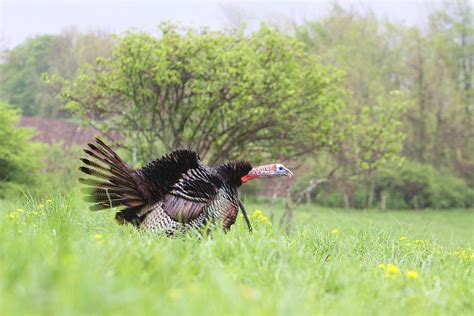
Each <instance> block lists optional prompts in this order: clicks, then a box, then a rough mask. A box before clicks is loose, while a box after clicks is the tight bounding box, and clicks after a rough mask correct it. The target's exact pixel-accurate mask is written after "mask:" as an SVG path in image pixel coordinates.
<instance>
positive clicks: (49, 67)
mask: <svg viewBox="0 0 474 316" xmlns="http://www.w3.org/2000/svg"><path fill="white" fill-rule="evenodd" d="M111 46H112V40H111V39H110V37H109V36H103V35H101V34H100V33H85V34H81V33H78V32H77V31H75V30H73V29H71V30H67V31H65V32H63V33H61V34H60V35H54V36H53V35H42V36H36V37H32V38H29V39H27V40H26V41H25V42H24V43H22V44H20V45H18V46H17V47H15V48H13V49H10V50H6V51H4V52H2V62H1V64H0V73H1V74H2V76H1V79H0V83H1V84H0V99H1V100H4V101H6V102H8V103H9V104H11V105H12V106H14V107H16V108H19V109H21V111H22V113H23V115H28V116H33V115H36V116H44V117H58V116H67V115H68V114H67V113H66V112H65V111H64V109H61V108H60V102H59V101H58V100H57V99H56V98H55V94H54V93H52V91H50V90H49V87H48V86H47V85H46V84H45V83H44V82H43V80H42V79H41V75H42V74H43V73H45V72H47V73H51V74H58V75H61V76H64V77H65V78H72V77H73V76H74V75H75V73H76V70H77V68H78V67H79V66H80V65H82V64H84V63H87V62H92V61H93V60H95V58H96V57H97V56H107V55H108V54H110V49H111Z"/></svg>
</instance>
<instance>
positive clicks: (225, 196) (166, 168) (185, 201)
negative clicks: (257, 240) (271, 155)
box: [79, 138, 293, 235]
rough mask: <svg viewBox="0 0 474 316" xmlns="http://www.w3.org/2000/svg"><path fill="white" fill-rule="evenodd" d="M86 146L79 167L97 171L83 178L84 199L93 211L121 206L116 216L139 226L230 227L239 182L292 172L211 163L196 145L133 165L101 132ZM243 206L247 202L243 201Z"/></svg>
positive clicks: (241, 163) (274, 166)
mask: <svg viewBox="0 0 474 316" xmlns="http://www.w3.org/2000/svg"><path fill="white" fill-rule="evenodd" d="M88 147H89V148H88V149H84V152H85V153H86V154H88V155H89V156H90V158H93V159H87V158H81V161H82V162H83V163H84V164H85V166H82V167H80V168H79V170H81V171H82V172H84V173H86V174H88V175H90V176H92V177H93V178H91V177H88V178H80V179H79V181H80V182H81V183H83V184H85V185H87V186H89V187H88V188H85V190H84V189H83V191H85V192H86V193H87V194H88V195H87V196H86V197H85V200H86V201H88V202H93V203H94V204H93V205H92V206H90V209H91V210H93V211H97V210H103V209H108V208H112V207H120V208H121V209H120V210H119V211H118V212H117V213H116V216H115V218H116V220H117V221H118V222H119V223H121V224H123V223H131V224H133V225H135V226H137V227H143V228H146V229H156V230H161V231H165V232H166V233H167V234H168V235H173V233H175V232H176V231H178V230H181V231H183V230H186V229H188V228H198V229H199V228H202V227H204V226H205V225H206V224H207V223H220V224H222V225H223V228H224V229H225V230H228V229H229V228H230V227H231V226H232V225H233V224H234V223H235V220H236V217H237V213H238V209H239V202H240V200H239V194H238V188H239V187H240V185H242V183H245V182H247V181H249V180H251V179H256V178H273V177H280V176H288V177H291V176H292V175H293V173H292V172H291V171H290V170H289V169H287V168H286V167H285V166H283V165H282V164H270V165H264V166H259V167H255V168H252V166H251V165H250V163H249V162H247V161H233V162H228V163H226V164H223V165H220V166H215V167H209V166H206V165H204V164H203V163H202V162H201V159H200V158H199V155H198V154H197V153H195V152H194V151H191V150H176V151H173V152H171V153H169V154H167V155H165V156H163V157H161V158H160V159H157V160H155V161H153V162H151V163H149V164H148V165H147V166H145V167H144V168H142V169H139V170H135V169H133V168H131V167H130V166H128V165H127V164H126V163H125V162H124V161H123V160H122V159H121V158H120V157H119V156H118V155H117V154H116V153H115V152H114V151H113V150H112V149H110V148H109V147H108V146H107V145H106V144H105V143H104V142H102V141H101V140H100V139H98V138H96V142H95V143H89V144H88ZM241 207H243V206H242V205H241Z"/></svg>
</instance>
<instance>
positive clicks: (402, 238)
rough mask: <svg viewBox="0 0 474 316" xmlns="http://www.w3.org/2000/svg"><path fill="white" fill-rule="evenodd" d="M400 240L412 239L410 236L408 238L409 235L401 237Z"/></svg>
mask: <svg viewBox="0 0 474 316" xmlns="http://www.w3.org/2000/svg"><path fill="white" fill-rule="evenodd" d="M400 240H401V241H407V240H410V238H408V237H407V236H402V237H400Z"/></svg>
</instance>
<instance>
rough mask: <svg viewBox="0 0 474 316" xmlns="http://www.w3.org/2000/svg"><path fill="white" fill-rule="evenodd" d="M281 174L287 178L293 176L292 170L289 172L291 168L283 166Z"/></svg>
mask: <svg viewBox="0 0 474 316" xmlns="http://www.w3.org/2000/svg"><path fill="white" fill-rule="evenodd" d="M283 175H284V176H287V177H288V178H291V177H292V176H294V174H293V172H291V170H290V169H288V168H285V170H284V171H283Z"/></svg>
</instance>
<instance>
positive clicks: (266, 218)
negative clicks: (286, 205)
mask: <svg viewBox="0 0 474 316" xmlns="http://www.w3.org/2000/svg"><path fill="white" fill-rule="evenodd" d="M259 219H260V220H261V221H262V222H264V223H266V222H268V217H266V216H263V215H261V216H259Z"/></svg>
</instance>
